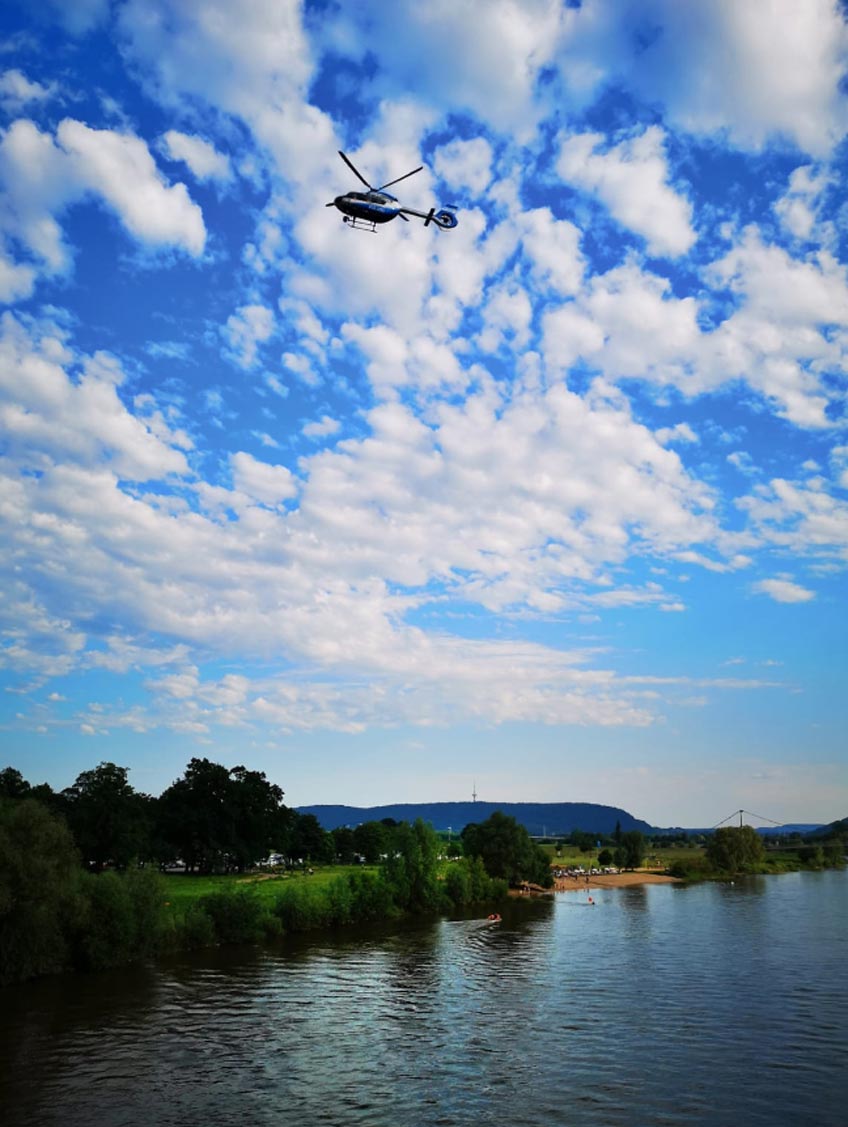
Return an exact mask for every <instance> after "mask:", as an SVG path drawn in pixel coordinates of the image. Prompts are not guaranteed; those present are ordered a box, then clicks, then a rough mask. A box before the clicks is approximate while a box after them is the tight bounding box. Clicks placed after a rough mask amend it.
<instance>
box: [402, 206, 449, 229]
mask: <svg viewBox="0 0 848 1127" xmlns="http://www.w3.org/2000/svg"><path fill="white" fill-rule="evenodd" d="M399 211H400V213H401V214H404V213H406V215H414V216H416V217H417V218H418V219H423V220H424V226H425V227H429V226H430V224H431V223H435V225H436V226H437V227H439V228H440V229H441V230H442V231H452V230H453V228H454V227H456V226H457V224H458V223H459V220H458V219H457V217H456V216H455V215H454V213H453V211H452V210H449V209H448V208H444V207H443V208H440V209H439V210H438V211H436V209H435V208H434V207H431V208H430V210H429V211H416V210H415V208H414V207H402V208H400V209H399Z"/></svg>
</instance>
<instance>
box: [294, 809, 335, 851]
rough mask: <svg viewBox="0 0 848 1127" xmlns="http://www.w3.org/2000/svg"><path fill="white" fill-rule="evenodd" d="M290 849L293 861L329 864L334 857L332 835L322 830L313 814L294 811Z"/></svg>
mask: <svg viewBox="0 0 848 1127" xmlns="http://www.w3.org/2000/svg"><path fill="white" fill-rule="evenodd" d="M290 848H291V857H292V859H293V860H295V861H323V862H330V861H332V860H333V858H334V856H335V843H334V841H333V837H332V834H329V833H327V832H326V831H325V830H324V829H323V828H322V826H321V823H320V822H319V821H318V819H317V818H316V817H315V815H314V814H298V813H297V812H296V811H295V813H294V818H293V821H292V832H291V847H290Z"/></svg>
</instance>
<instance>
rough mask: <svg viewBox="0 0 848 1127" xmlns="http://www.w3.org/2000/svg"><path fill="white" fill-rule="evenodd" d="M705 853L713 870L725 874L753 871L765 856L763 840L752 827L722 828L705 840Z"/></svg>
mask: <svg viewBox="0 0 848 1127" xmlns="http://www.w3.org/2000/svg"><path fill="white" fill-rule="evenodd" d="M705 852H706V855H707V858H708V860H709V862H710V864H711V865H712V866H713V867H714V868H716V869H721V870H722V871H723V872H727V873H741V872H744V871H745V870H746V869H748V870H750V869H754V868H756V867H757V866H758V865H759V864H761V863H762V860H763V857H764V856H765V850H764V849H763V839H762V838H761V837H760V835H759V834H758V833H757V831H756V830H755V829H754V828H753V826H722V827H721V829H718V830H715V831H714V832H713V833H712V835H711V836H710V838H709V839H708V840H707V845H706V850H705Z"/></svg>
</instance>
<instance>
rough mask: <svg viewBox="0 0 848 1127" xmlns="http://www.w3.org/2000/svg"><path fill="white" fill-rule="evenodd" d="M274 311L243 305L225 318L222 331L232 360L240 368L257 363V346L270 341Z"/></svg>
mask: <svg viewBox="0 0 848 1127" xmlns="http://www.w3.org/2000/svg"><path fill="white" fill-rule="evenodd" d="M273 332H274V311H273V310H272V309H269V308H268V307H267V306H266V305H243V306H241V308H239V309H237V310H236V312H235V313H232V314H231V315H230V316H229V317H228V318H227V323H226V325H224V327H223V329H222V333H223V336H224V339H225V340H226V342H227V344H228V345H229V348H230V355H231V356H232V359H233V360H234V361H235V363H236V364H238V366H239V367H240V368H252V367H254V365H255V364H256V363H257V360H258V352H259V345H260V344H264V343H265V342H266V341H268V340H270V339H271V336H272V334H273Z"/></svg>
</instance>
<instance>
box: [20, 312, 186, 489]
mask: <svg viewBox="0 0 848 1127" xmlns="http://www.w3.org/2000/svg"><path fill="white" fill-rule="evenodd" d="M70 360H71V353H70V352H69V351H68V350H67V348H66V345H65V342H64V340H63V338H62V335H61V334H60V333H59V332H58V331H57V330H56V329H55V327H54V326H51V325H45V326H43V327H42V328H40V329H37V330H35V331H29V330H28V329H27V328H26V327H25V326H24V325H23V324H22V323H21V322H19V321H18V320H16V318H15V317H14V316H13V315H12V314H11V313H4V314H3V316H2V320H0V420H2V426H3V431H4V433H5V435H6V444H7V449H8V450H9V451H10V453H11V454H12V455H13V456H14V458H15V459H16V460H17V461H18V462H19V463H20V464H21V465H23V466H26V467H28V468H30V469H32V470H37V471H42V470H45V469H47V468H49V467H50V466H51V465H53V464H54V463H55V464H58V463H60V462H63V463H65V465H66V466H67V465H71V464H74V463H76V464H78V465H84V466H89V465H97V464H99V463H100V462H105V463H106V464H107V465H108V466H109V467H111V468H112V469H114V471H115V472H117V473H118V474H120V476H121V477H123V478H127V479H130V480H134V481H146V480H150V479H152V478H164V477H166V476H167V475H168V474H171V473H176V474H181V473H185V472H186V470H187V468H188V467H187V463H186V459H185V455H184V454H183V453H182V452H181V450H179V449H177V448H176V446H177V445H185V442H184V439H183V438H181V437H180V436H179V435H178V434H177V433H176V432H174V431H173V430H172V429H171V428H169V427H167V426H166V425H165V424H164V422H163V420H162V418H161V416H159V415H158V414H157V413H156V412H153V413H150V414H148V416H147V418H143V417H141V416H140V415H131V414H130V413H129V412H128V411H127V409H126V407H125V406H124V404H123V403H122V402H121V399H120V397H119V395H118V392H117V388H118V387H119V386H120V384H121V383H122V382H123V378H124V377H123V373H122V371H121V369H120V368H119V366H118V365H117V362H116V361H115V360H114V359H113V358H112V357H110V356H108V355H107V354H105V353H97V354H95V355H94V356H92V357H84V358H81V369H82V372H81V375H80V377H79V378H78V379H77V380H71V379H69V378H68V375H67V373H66V371H65V368H64V366H65V365H66V364H67V363H68V362H69V361H70Z"/></svg>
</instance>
